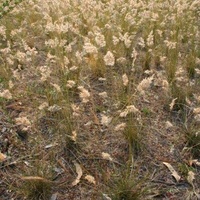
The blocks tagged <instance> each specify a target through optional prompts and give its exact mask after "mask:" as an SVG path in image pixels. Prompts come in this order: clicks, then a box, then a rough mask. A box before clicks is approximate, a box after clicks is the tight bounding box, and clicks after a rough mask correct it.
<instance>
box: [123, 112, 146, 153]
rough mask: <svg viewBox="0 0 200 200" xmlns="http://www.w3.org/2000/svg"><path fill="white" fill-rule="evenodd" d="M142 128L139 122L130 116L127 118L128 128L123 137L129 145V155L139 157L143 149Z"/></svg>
mask: <svg viewBox="0 0 200 200" xmlns="http://www.w3.org/2000/svg"><path fill="white" fill-rule="evenodd" d="M141 133H142V127H141V125H139V123H138V122H137V119H136V118H135V117H134V116H133V115H132V114H130V115H129V116H128V117H127V122H126V127H125V129H124V131H123V135H124V137H125V139H126V140H127V142H128V145H129V155H130V156H131V157H132V156H138V155H139V153H140V152H141V150H142V148H143V143H142V138H143V136H142V135H141Z"/></svg>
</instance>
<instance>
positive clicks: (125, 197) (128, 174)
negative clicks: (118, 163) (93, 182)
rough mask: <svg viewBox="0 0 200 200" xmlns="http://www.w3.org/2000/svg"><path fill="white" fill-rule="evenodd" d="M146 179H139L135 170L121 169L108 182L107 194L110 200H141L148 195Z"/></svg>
mask: <svg viewBox="0 0 200 200" xmlns="http://www.w3.org/2000/svg"><path fill="white" fill-rule="evenodd" d="M145 182H146V177H143V178H139V175H138V173H137V170H133V171H132V170H130V169H122V170H121V171H120V172H119V173H116V174H115V175H114V176H113V177H112V178H111V181H110V185H109V189H110V190H108V194H109V197H111V199H112V200H141V199H144V196H145V195H146V194H147V193H148V187H147V185H146V184H145Z"/></svg>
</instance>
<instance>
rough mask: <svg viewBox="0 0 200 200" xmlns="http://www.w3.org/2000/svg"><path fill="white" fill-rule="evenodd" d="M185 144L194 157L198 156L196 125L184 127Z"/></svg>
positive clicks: (199, 135)
mask: <svg viewBox="0 0 200 200" xmlns="http://www.w3.org/2000/svg"><path fill="white" fill-rule="evenodd" d="M185 137H186V146H187V147H188V149H189V151H190V152H191V154H192V156H193V157H194V158H197V159H198V158H200V130H199V128H198V126H197V125H190V126H189V127H187V128H186V129H185Z"/></svg>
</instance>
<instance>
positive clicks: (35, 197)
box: [18, 161, 53, 200]
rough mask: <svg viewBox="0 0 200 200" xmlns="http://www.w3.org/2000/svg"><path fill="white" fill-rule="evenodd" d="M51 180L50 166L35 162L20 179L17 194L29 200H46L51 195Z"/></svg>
mask: <svg viewBox="0 0 200 200" xmlns="http://www.w3.org/2000/svg"><path fill="white" fill-rule="evenodd" d="M52 179H53V170H52V167H51V165H49V164H48V163H46V162H44V161H35V163H34V165H33V166H32V167H31V168H28V169H26V171H25V172H24V175H23V176H22V177H21V185H20V187H19V189H18V193H19V194H20V196H23V197H25V198H27V199H30V200H47V199H49V198H50V195H51V189H52V186H53V181H52Z"/></svg>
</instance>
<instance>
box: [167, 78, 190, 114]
mask: <svg viewBox="0 0 200 200" xmlns="http://www.w3.org/2000/svg"><path fill="white" fill-rule="evenodd" d="M170 92H171V97H172V99H176V100H175V104H174V106H173V110H174V111H178V110H182V109H183V108H184V107H185V105H186V98H187V97H188V96H189V95H190V93H191V91H190V88H189V87H187V86H185V87H184V88H183V87H181V86H178V85H177V83H176V82H175V81H174V82H172V83H171V85H170Z"/></svg>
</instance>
